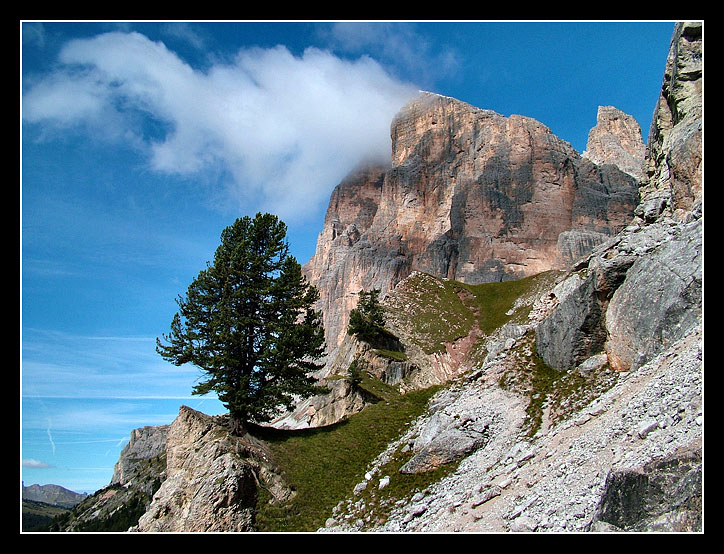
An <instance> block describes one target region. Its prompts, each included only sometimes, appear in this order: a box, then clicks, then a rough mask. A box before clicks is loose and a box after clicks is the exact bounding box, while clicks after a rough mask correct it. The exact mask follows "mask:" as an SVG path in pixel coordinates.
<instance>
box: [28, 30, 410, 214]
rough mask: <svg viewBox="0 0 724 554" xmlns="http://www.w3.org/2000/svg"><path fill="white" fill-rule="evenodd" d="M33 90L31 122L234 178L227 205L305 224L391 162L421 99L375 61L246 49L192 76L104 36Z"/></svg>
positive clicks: (133, 40)
mask: <svg viewBox="0 0 724 554" xmlns="http://www.w3.org/2000/svg"><path fill="white" fill-rule="evenodd" d="M59 62H60V63H59V64H58V68H57V69H56V70H55V71H54V72H53V73H51V74H48V75H45V76H43V77H42V78H40V79H35V80H33V81H32V82H29V83H28V86H27V87H26V88H27V90H26V91H25V92H24V95H23V104H22V110H23V119H24V121H26V122H28V123H38V124H43V125H44V126H45V128H46V129H65V130H68V129H71V128H72V129H78V128H80V129H83V130H84V131H86V132H89V133H92V135H90V136H93V137H94V138H98V137H103V139H104V140H115V141H118V140H120V141H123V142H124V143H125V144H131V145H133V146H134V147H135V148H139V149H141V150H142V151H143V152H144V153H145V154H146V155H147V156H148V160H149V163H150V166H151V168H152V169H153V170H155V171H158V172H163V173H167V174H178V175H182V176H191V177H193V176H195V175H204V172H211V173H212V174H214V175H217V176H218V175H221V176H225V178H223V181H224V185H225V194H231V195H232V196H231V197H228V196H226V197H225V198H226V201H227V202H228V201H229V200H230V199H233V200H234V202H238V204H237V206H236V207H238V208H239V209H247V210H251V209H263V210H268V211H273V212H274V213H277V214H278V215H280V216H281V217H284V218H287V217H300V216H304V215H305V214H307V213H311V212H312V211H313V210H314V209H316V208H318V207H319V206H320V205H322V204H326V201H327V200H328V197H329V193H330V191H331V189H332V187H334V186H335V185H336V184H337V182H339V180H340V179H341V178H342V177H344V175H345V174H346V173H347V172H348V171H349V170H350V169H352V168H353V167H354V166H355V165H356V164H357V163H359V162H360V161H361V160H362V159H364V158H369V157H381V158H384V159H389V155H390V122H391V121H392V118H393V117H394V115H395V113H396V112H397V111H398V110H399V109H400V107H401V106H402V105H403V104H404V103H405V102H406V101H408V100H409V99H410V98H411V97H412V96H413V95H414V94H415V93H416V91H417V89H416V88H415V87H412V86H410V85H409V84H405V83H401V82H399V81H397V80H395V79H394V78H392V77H391V76H390V75H389V74H388V73H386V72H385V71H384V69H383V68H382V67H381V66H380V65H379V64H378V63H377V62H375V61H374V60H372V59H371V58H369V57H361V58H358V59H355V60H344V59H341V58H338V57H336V56H334V55H332V54H331V53H330V52H328V51H324V50H319V49H315V48H309V49H307V50H306V51H305V52H304V53H303V55H301V56H294V55H292V54H291V53H290V52H289V51H288V50H287V49H286V48H285V47H283V46H278V47H276V48H273V49H249V50H242V51H240V52H238V53H237V55H236V56H235V58H234V59H233V60H232V61H230V62H224V63H216V64H213V65H211V66H210V67H209V68H206V69H203V70H200V69H194V68H192V67H191V66H190V65H188V64H187V63H185V62H184V61H183V60H182V59H181V58H180V57H179V56H177V55H176V54H175V53H174V52H172V51H170V50H169V49H167V48H166V46H165V45H164V44H163V43H160V42H153V41H151V40H149V39H148V38H147V37H145V36H144V35H141V34H138V33H118V32H114V33H107V34H103V35H98V36H96V37H94V38H90V39H82V40H74V41H71V42H69V43H67V44H66V45H65V47H64V48H63V49H62V50H61V52H60V56H59Z"/></svg>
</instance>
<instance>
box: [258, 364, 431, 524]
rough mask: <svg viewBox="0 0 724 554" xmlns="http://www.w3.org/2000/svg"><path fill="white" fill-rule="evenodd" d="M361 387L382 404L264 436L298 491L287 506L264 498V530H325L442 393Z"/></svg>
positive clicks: (368, 383)
mask: <svg viewBox="0 0 724 554" xmlns="http://www.w3.org/2000/svg"><path fill="white" fill-rule="evenodd" d="M361 386H362V387H365V388H366V389H368V390H370V392H373V393H374V394H375V395H376V396H378V398H380V400H379V402H377V403H376V404H373V405H371V406H368V407H367V408H365V409H364V410H363V411H362V412H361V413H359V414H356V415H354V416H352V417H350V418H349V419H347V420H345V421H342V422H340V423H337V424H335V425H330V426H328V427H323V428H316V429H305V430H301V431H278V430H270V429H266V430H264V431H263V432H260V433H259V438H262V439H264V440H266V441H267V442H268V444H269V445H270V447H271V449H272V452H273V455H274V458H275V460H276V462H277V463H278V464H279V465H280V466H281V467H282V468H283V469H284V473H285V477H286V479H287V481H288V482H289V483H290V484H291V485H292V486H293V487H294V488H295V490H296V492H297V494H296V496H295V498H294V499H293V500H292V501H291V502H290V503H289V504H287V505H285V506H270V505H269V504H268V503H267V500H268V496H266V495H264V494H261V498H260V502H259V510H258V514H257V527H258V530H259V531H315V530H317V529H318V528H319V527H322V526H323V525H324V522H325V520H326V518H327V517H329V515H330V514H331V512H332V508H333V507H334V506H335V505H336V504H337V503H338V502H339V501H340V500H341V499H343V498H346V497H347V496H349V494H350V493H351V492H352V489H353V488H354V486H355V484H357V483H359V482H360V481H362V480H363V479H364V473H365V471H366V469H367V467H368V465H369V464H370V462H372V460H374V459H375V458H376V457H377V455H378V454H379V453H380V452H382V451H383V450H384V449H385V448H386V446H387V445H388V443H389V442H390V441H392V440H393V439H395V438H397V437H398V436H399V435H400V434H401V433H402V431H403V430H404V429H405V427H406V425H407V424H408V423H409V422H410V421H412V420H413V419H415V418H416V417H417V416H419V415H420V414H422V413H423V412H424V410H425V408H426V407H427V402H428V400H429V398H430V397H431V396H432V395H433V394H434V393H435V392H436V391H437V390H439V387H433V388H430V389H426V390H422V391H416V392H412V393H408V394H405V395H401V394H399V393H398V392H397V391H396V390H395V389H393V388H392V387H388V386H386V385H384V384H383V383H381V382H380V381H377V380H372V379H370V378H369V377H366V378H365V379H364V380H363V382H362V384H361ZM408 481H409V486H411V487H414V486H416V485H417V483H416V482H415V478H414V476H409V479H408ZM403 486H404V485H403Z"/></svg>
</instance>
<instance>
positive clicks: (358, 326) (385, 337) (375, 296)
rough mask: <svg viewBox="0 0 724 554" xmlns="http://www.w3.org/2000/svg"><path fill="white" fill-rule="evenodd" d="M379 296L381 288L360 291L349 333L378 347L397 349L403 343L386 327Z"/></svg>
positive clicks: (348, 328)
mask: <svg viewBox="0 0 724 554" xmlns="http://www.w3.org/2000/svg"><path fill="white" fill-rule="evenodd" d="M379 296H380V290H379V289H373V290H371V291H369V292H365V291H363V290H361V291H360V292H359V301H358V302H357V307H356V308H355V309H353V310H352V311H351V312H350V314H349V326H348V327H347V334H348V335H352V336H354V337H357V339H358V340H360V341H362V342H366V343H368V344H370V345H372V346H375V347H378V348H387V349H390V350H396V349H397V348H398V347H400V346H401V345H400V344H399V341H398V340H397V337H395V336H394V335H393V334H392V333H390V332H389V331H388V330H387V329H385V318H384V311H383V309H382V305H381V304H380V300H379Z"/></svg>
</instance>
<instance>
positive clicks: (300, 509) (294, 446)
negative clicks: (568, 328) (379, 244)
mask: <svg viewBox="0 0 724 554" xmlns="http://www.w3.org/2000/svg"><path fill="white" fill-rule="evenodd" d="M552 277H554V275H553V274H552V273H547V274H542V275H541V276H534V277H530V278H526V279H522V280H520V281H508V282H503V283H487V284H481V285H466V284H463V283H459V282H455V281H446V280H440V279H435V278H433V277H431V276H429V275H423V274H421V275H419V276H418V277H417V281H412V282H410V283H408V285H409V287H408V288H407V294H406V296H405V297H404V298H403V299H401V302H403V304H404V305H399V309H400V310H401V311H400V312H399V313H400V314H404V318H405V319H406V320H407V322H408V325H411V326H412V327H413V332H412V335H413V336H414V337H416V340H418V341H419V343H420V344H421V345H424V347H425V349H426V350H427V351H428V352H434V351H436V350H437V349H438V348H440V347H441V345H443V344H444V342H445V341H452V340H455V339H456V338H459V337H461V336H466V335H467V334H468V333H469V332H470V330H471V329H473V328H474V327H475V326H476V325H477V327H478V328H479V329H480V330H481V331H483V332H484V333H485V334H489V333H491V332H492V331H494V330H495V329H496V328H498V327H500V326H501V325H503V324H504V323H506V322H508V321H510V320H511V319H512V318H515V317H520V316H521V313H520V312H521V311H522V312H525V314H524V315H527V309H526V308H522V309H521V310H518V311H516V312H515V313H506V312H509V311H511V308H512V307H513V306H514V304H515V301H516V300H517V299H518V298H520V297H521V296H522V295H525V294H529V293H531V292H532V291H534V290H537V287H538V286H539V285H541V284H542V283H548V282H550V280H551V279H552ZM361 386H362V387H363V388H365V389H366V390H368V391H369V392H371V393H373V394H374V395H375V396H377V397H378V398H379V399H380V401H379V402H377V403H376V404H374V405H372V406H368V407H367V408H365V409H364V410H363V411H362V412H361V413H359V414H355V415H354V416H351V417H350V418H349V419H347V420H345V421H342V422H340V423H337V424H335V425H331V426H328V427H324V428H317V429H305V430H300V431H280V430H270V429H266V430H263V431H262V430H260V434H259V438H262V439H264V440H266V441H268V443H269V444H270V446H271V448H272V451H273V455H274V458H275V460H276V461H277V463H278V464H279V465H280V467H282V468H283V471H284V473H285V477H286V479H287V480H288V482H289V483H290V484H291V485H292V486H293V487H294V488H295V490H296V492H297V495H296V497H295V498H294V500H293V501H292V502H291V503H289V504H287V505H285V506H270V505H269V504H268V499H269V497H268V495H266V494H265V493H263V492H262V493H261V494H260V500H259V504H258V508H259V509H258V514H257V527H258V529H259V531H298V532H299V531H301V532H304V531H315V530H316V529H318V528H319V527H322V526H323V525H324V522H325V520H326V518H327V517H329V516H330V515H331V513H332V508H333V507H334V506H335V505H337V504H338V503H339V502H340V501H341V500H343V499H345V498H347V497H348V496H349V495H350V494H351V492H352V490H353V488H354V486H355V485H356V484H357V483H359V482H361V481H362V480H363V479H364V473H365V471H366V470H367V468H368V467H369V464H370V463H371V462H372V461H373V460H374V459H375V458H376V457H377V456H378V455H379V454H380V453H381V452H382V451H383V450H384V449H385V448H386V447H387V445H388V444H389V443H390V442H391V441H393V440H394V439H396V438H398V437H399V436H400V434H401V433H402V432H403V431H404V430H405V428H406V426H407V425H408V424H409V423H410V422H411V421H413V420H414V419H415V418H416V417H418V416H419V415H421V414H423V413H424V411H425V410H426V408H427V402H428V400H429V399H430V397H431V396H432V395H433V394H434V393H435V392H437V390H439V389H440V387H433V388H429V389H425V390H420V391H415V392H409V393H407V394H405V395H401V394H399V393H398V392H397V391H396V389H394V388H393V387H389V386H387V385H385V384H384V383H381V382H380V381H378V380H375V379H370V378H369V376H367V377H366V378H365V380H363V382H362V384H361ZM411 455H412V453H407V454H401V453H399V454H398V455H396V456H395V457H394V458H393V460H392V461H391V462H390V464H388V467H386V468H383V471H385V474H387V475H390V477H391V481H390V485H389V486H388V487H387V488H386V489H384V492H380V491H377V490H372V487H369V489H370V490H366V491H365V492H364V493H363V494H362V495H361V496H360V497H361V498H362V499H363V500H365V503H366V505H367V509H368V510H369V509H370V508H371V506H372V505H376V506H377V516H376V517H380V518H384V513H385V510H386V507H387V506H389V499H392V500H394V499H398V498H402V497H404V496H406V495H407V494H410V493H412V492H414V491H415V490H419V489H421V488H424V487H425V486H427V485H428V484H430V483H431V482H434V481H435V480H437V479H439V478H440V477H441V475H442V474H443V473H445V472H447V471H450V470H451V469H453V468H451V467H448V468H443V469H442V470H439V471H437V472H432V473H430V474H423V475H402V474H400V473H399V472H398V469H399V467H401V466H402V465H403V464H404V463H405V462H406V461H407V460H408V459H409V457H410V456H411ZM368 514H369V511H368Z"/></svg>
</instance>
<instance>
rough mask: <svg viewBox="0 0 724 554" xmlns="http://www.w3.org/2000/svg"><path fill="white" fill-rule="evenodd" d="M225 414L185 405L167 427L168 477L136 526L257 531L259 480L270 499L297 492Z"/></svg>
mask: <svg viewBox="0 0 724 554" xmlns="http://www.w3.org/2000/svg"><path fill="white" fill-rule="evenodd" d="M222 420H223V417H222V418H214V417H210V416H207V415H205V414H202V413H200V412H197V411H195V410H192V409H191V408H188V407H186V406H182V407H181V410H180V411H179V415H178V417H177V418H176V419H175V420H174V422H173V423H172V424H171V426H170V428H169V430H168V437H167V444H166V476H165V480H164V481H163V483H162V484H161V487H160V488H159V489H158V491H157V492H156V494H155V495H154V496H153V501H152V502H151V505H150V507H149V508H148V510H147V511H146V513H145V514H143V516H141V518H140V519H139V521H138V525H137V527H136V528H135V530H136V531H144V532H149V531H150V532H159V531H167V532H192V531H209V532H213V531H232V532H234V531H236V532H243V531H253V530H254V514H255V509H256V502H257V487H258V484H259V483H261V484H263V486H264V487H265V488H266V489H267V490H268V491H269V492H270V494H271V497H272V501H280V500H282V501H283V500H287V499H288V498H289V497H290V496H291V495H292V494H293V492H292V491H291V490H290V489H289V488H288V487H287V486H286V485H285V483H284V481H283V480H282V478H281V477H280V476H279V475H278V473H277V472H276V468H275V466H274V464H273V462H272V461H271V458H270V455H269V453H268V451H267V449H266V446H265V444H264V443H263V442H261V441H258V440H256V439H254V437H252V436H251V435H248V434H247V435H245V436H244V437H234V436H231V435H230V434H229V433H228V428H227V424H226V423H225V422H224V421H222Z"/></svg>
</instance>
